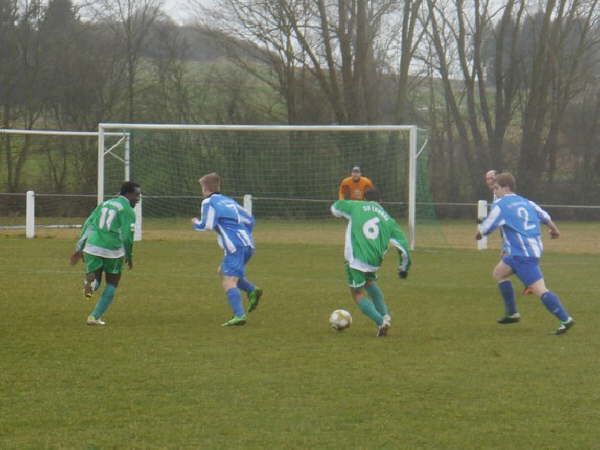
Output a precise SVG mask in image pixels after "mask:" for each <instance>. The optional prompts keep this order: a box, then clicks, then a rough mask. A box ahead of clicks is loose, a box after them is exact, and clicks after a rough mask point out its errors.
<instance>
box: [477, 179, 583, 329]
mask: <svg viewBox="0 0 600 450" xmlns="http://www.w3.org/2000/svg"><path fill="white" fill-rule="evenodd" d="M515 189H516V181H515V177H514V176H513V175H512V174H510V173H508V172H506V173H501V174H498V175H497V176H496V180H495V184H494V195H495V196H496V197H498V200H497V201H496V202H495V203H494V206H493V207H492V210H491V211H490V214H489V215H488V217H487V218H486V219H485V221H484V222H483V223H482V224H481V229H480V231H479V232H477V235H476V236H475V238H476V239H477V240H479V239H481V238H482V237H483V236H487V235H488V234H490V233H491V232H493V231H494V230H496V229H497V228H500V229H501V230H502V233H503V240H504V246H503V248H504V249H505V250H506V254H505V255H504V256H503V258H502V260H501V261H500V262H499V263H498V264H497V265H496V267H495V268H494V272H493V277H494V279H495V280H496V281H497V282H498V288H499V290H500V294H501V295H502V298H503V300H504V306H505V310H506V314H505V316H504V317H502V318H500V319H498V323H501V324H510V323H516V322H519V320H520V318H521V315H520V314H519V312H518V311H517V305H516V301H515V292H514V290H513V286H512V283H511V281H510V277H511V276H512V275H513V274H516V275H517V277H518V278H519V279H520V280H521V281H522V282H523V284H524V285H525V287H526V288H529V289H531V291H532V293H533V294H534V295H537V296H538V297H540V299H541V300H542V303H543V304H544V306H545V307H546V309H547V310H548V311H550V313H552V314H553V315H554V316H556V317H557V318H558V320H559V321H560V325H559V327H558V329H557V330H556V331H555V332H554V333H555V334H558V335H560V334H564V333H566V332H567V331H568V330H569V329H570V328H571V327H572V326H573V325H575V321H574V320H573V318H572V317H571V316H570V315H569V314H568V313H567V311H566V310H565V308H564V307H563V305H562V304H561V302H560V299H559V298H558V295H556V294H555V293H554V292H552V291H550V290H549V289H548V288H547V287H546V284H545V282H544V276H543V274H542V271H541V269H540V266H539V260H540V258H541V256H542V252H543V248H544V246H543V244H542V239H541V230H540V228H541V227H540V224H544V225H545V226H547V227H548V229H549V230H550V237H551V238H552V239H557V238H558V237H559V236H560V232H559V230H558V227H557V226H556V224H555V223H554V222H553V221H552V219H551V218H550V215H549V214H548V213H547V212H546V211H544V210H543V209H542V208H540V207H539V206H538V205H537V204H535V203H534V202H532V201H531V200H528V199H526V198H524V197H521V196H520V195H517V194H515Z"/></svg>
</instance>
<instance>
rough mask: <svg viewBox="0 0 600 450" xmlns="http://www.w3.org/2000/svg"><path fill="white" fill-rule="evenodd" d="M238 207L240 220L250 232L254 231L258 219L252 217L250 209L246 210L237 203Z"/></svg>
mask: <svg viewBox="0 0 600 450" xmlns="http://www.w3.org/2000/svg"><path fill="white" fill-rule="evenodd" d="M236 208H237V212H238V214H239V217H240V222H241V223H242V224H243V225H244V226H245V227H246V229H247V230H248V231H249V232H250V233H252V230H253V229H254V224H255V223H256V220H255V219H254V217H252V215H251V214H250V213H249V212H248V211H246V210H245V209H244V208H242V207H241V206H240V205H238V204H237V203H236Z"/></svg>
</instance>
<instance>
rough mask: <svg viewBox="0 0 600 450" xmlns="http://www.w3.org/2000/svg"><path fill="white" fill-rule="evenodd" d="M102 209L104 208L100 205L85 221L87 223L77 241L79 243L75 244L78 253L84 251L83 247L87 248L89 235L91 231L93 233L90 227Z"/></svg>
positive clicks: (82, 227) (84, 224)
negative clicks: (86, 243)
mask: <svg viewBox="0 0 600 450" xmlns="http://www.w3.org/2000/svg"><path fill="white" fill-rule="evenodd" d="M101 207H102V204H99V205H98V206H96V207H95V208H94V210H93V211H92V213H91V214H90V215H89V217H88V218H87V219H86V220H85V222H84V223H83V225H82V226H81V232H80V233H79V239H78V240H77V243H76V244H75V250H76V251H78V252H80V251H81V250H83V247H85V242H86V241H87V238H88V235H89V234H90V231H91V230H90V225H91V223H92V222H93V221H94V219H95V218H96V216H98V214H99V211H100V209H101Z"/></svg>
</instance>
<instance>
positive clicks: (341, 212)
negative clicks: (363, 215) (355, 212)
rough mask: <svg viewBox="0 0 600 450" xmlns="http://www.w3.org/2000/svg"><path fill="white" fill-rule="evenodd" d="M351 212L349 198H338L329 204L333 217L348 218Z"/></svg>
mask: <svg viewBox="0 0 600 450" xmlns="http://www.w3.org/2000/svg"><path fill="white" fill-rule="evenodd" d="M351 212H352V202H351V200H338V201H337V202H335V203H334V204H333V205H331V214H333V215H334V216H335V217H345V218H346V219H350V213H351Z"/></svg>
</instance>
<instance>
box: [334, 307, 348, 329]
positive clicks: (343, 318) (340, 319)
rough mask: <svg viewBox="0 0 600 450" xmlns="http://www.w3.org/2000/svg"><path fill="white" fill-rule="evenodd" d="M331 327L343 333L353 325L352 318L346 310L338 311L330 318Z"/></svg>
mask: <svg viewBox="0 0 600 450" xmlns="http://www.w3.org/2000/svg"><path fill="white" fill-rule="evenodd" d="M329 325H331V328H333V329H334V330H337V331H342V330H345V329H346V328H348V327H349V326H350V325H352V316H351V315H350V313H349V312H348V311H346V310H345V309H336V310H335V311H334V312H332V313H331V315H330V316H329Z"/></svg>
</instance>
